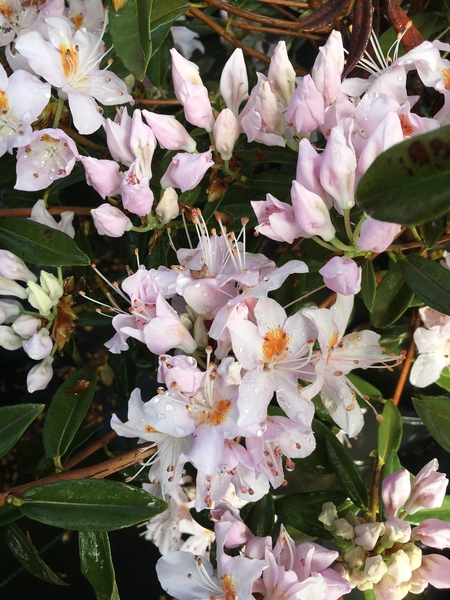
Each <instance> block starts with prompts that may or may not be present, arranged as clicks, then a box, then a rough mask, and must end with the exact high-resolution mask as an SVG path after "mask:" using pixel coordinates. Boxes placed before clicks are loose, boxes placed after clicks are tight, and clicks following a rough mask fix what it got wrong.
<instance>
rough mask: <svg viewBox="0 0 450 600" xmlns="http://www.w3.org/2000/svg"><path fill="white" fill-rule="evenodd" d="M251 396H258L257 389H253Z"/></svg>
mask: <svg viewBox="0 0 450 600" xmlns="http://www.w3.org/2000/svg"><path fill="white" fill-rule="evenodd" d="M253 394H254V396H257V395H258V394H259V388H257V387H255V389H254V390H253Z"/></svg>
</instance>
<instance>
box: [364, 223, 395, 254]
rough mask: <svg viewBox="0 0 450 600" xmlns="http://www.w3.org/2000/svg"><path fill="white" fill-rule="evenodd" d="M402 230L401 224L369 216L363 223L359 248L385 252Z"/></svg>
mask: <svg viewBox="0 0 450 600" xmlns="http://www.w3.org/2000/svg"><path fill="white" fill-rule="evenodd" d="M400 231H401V226H400V225H397V224H396V223H387V222H385V221H377V220H376V219H372V217H369V218H368V219H366V220H365V221H364V223H363V224H362V227H361V232H360V234H359V240H358V248H360V249H361V250H372V252H384V251H385V250H386V248H387V247H388V246H390V245H391V244H392V242H393V240H394V238H395V236H396V235H397V234H398V233H400Z"/></svg>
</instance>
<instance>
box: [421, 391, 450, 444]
mask: <svg viewBox="0 0 450 600" xmlns="http://www.w3.org/2000/svg"><path fill="white" fill-rule="evenodd" d="M412 401H413V404H414V408H415V409H416V412H417V414H418V415H419V417H420V418H421V419H422V421H423V424H424V425H425V427H426V428H427V429H428V431H429V432H430V433H431V435H432V436H433V437H434V439H435V440H436V441H437V443H438V444H439V445H440V446H442V447H443V448H444V450H447V452H450V398H449V397H448V396H422V397H421V398H413V399H412Z"/></svg>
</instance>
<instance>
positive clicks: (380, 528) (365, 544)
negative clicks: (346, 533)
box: [353, 523, 384, 552]
mask: <svg viewBox="0 0 450 600" xmlns="http://www.w3.org/2000/svg"><path fill="white" fill-rule="evenodd" d="M383 533H384V523H363V524H362V525H357V526H356V527H355V535H356V537H355V538H354V540H353V542H354V543H355V544H357V545H358V546H361V547H362V548H364V550H368V551H369V552H370V551H371V550H373V549H374V548H375V544H376V543H377V541H378V538H379V537H380V535H383Z"/></svg>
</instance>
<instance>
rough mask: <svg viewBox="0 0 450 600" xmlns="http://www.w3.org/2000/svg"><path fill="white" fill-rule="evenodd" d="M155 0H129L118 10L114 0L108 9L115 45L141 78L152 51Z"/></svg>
mask: <svg viewBox="0 0 450 600" xmlns="http://www.w3.org/2000/svg"><path fill="white" fill-rule="evenodd" d="M152 4H153V3H152V0H126V2H125V3H124V4H123V6H122V7H121V8H120V9H119V10H118V11H117V12H116V11H115V10H114V7H113V6H112V2H111V6H110V10H109V28H110V32H111V38H112V41H113V44H114V49H115V51H116V52H117V55H118V56H119V58H120V60H121V61H122V62H123V64H124V65H125V66H126V67H127V69H129V70H130V72H131V73H133V75H134V76H135V77H136V78H137V79H139V81H142V80H143V79H144V77H145V73H146V71H147V66H148V62H149V60H150V56H151V54H152V40H151V35H150V31H151V26H150V14H151V10H152ZM155 4H156V3H155ZM163 4H166V2H164V3H163ZM160 25H162V23H160Z"/></svg>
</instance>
